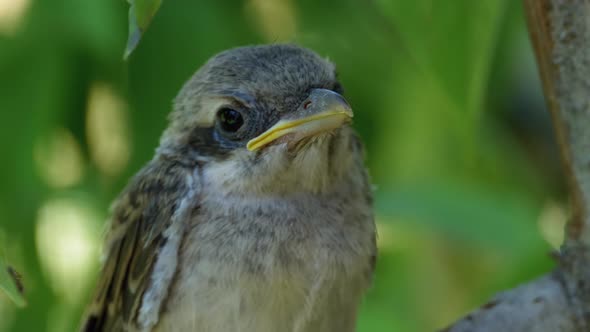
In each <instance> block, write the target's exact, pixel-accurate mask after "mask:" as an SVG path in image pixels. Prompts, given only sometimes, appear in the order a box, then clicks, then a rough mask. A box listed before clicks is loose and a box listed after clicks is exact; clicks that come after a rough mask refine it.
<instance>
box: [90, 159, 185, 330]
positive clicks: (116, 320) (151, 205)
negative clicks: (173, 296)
mask: <svg viewBox="0 0 590 332" xmlns="http://www.w3.org/2000/svg"><path fill="white" fill-rule="evenodd" d="M185 174H186V168H184V167H182V166H181V165H179V164H176V163H170V162H169V161H167V160H164V159H162V158H160V159H158V160H156V161H152V162H151V163H150V164H148V165H147V166H146V167H145V168H144V169H143V170H142V171H141V172H140V173H139V174H138V175H137V176H136V177H135V178H134V180H133V181H132V182H131V183H130V184H129V185H128V187H127V189H126V190H125V191H124V192H123V194H122V195H121V196H120V198H119V199H118V200H117V202H116V203H115V205H114V209H113V216H112V221H111V226H110V230H109V232H108V234H107V238H106V241H107V242H106V243H107V245H108V257H107V260H106V261H105V264H104V266H103V268H102V272H101V275H100V279H99V281H98V284H97V288H96V291H95V295H94V298H93V301H92V304H91V305H90V307H89V308H88V310H87V313H86V315H85V318H84V320H83V322H82V328H81V331H83V332H103V331H105V332H106V331H108V332H114V331H126V330H128V328H130V327H133V326H135V319H136V318H137V313H138V311H139V307H140V305H141V300H142V296H143V294H144V292H145V290H146V288H147V287H148V286H149V281H150V272H151V270H152V268H153V265H154V262H155V260H156V258H157V254H158V252H159V249H160V247H161V246H162V245H164V243H165V242H166V238H164V237H163V236H162V233H163V232H162V230H163V229H165V228H166V227H167V226H168V225H169V223H170V220H171V217H172V215H173V213H174V211H175V209H176V206H177V202H178V200H179V199H180V198H181V196H182V195H183V193H184V192H185V188H186V184H185V183H183V181H182V180H183V179H185V178H186V177H185Z"/></svg>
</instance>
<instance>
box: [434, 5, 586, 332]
mask: <svg viewBox="0 0 590 332" xmlns="http://www.w3.org/2000/svg"><path fill="white" fill-rule="evenodd" d="M523 2H524V6H525V12H526V15H527V22H528V27H529V33H530V37H531V41H532V43H533V46H534V49H535V54H536V57H537V63H538V68H539V72H540V74H541V79H542V81H543V88H544V92H545V99H546V102H547V104H548V106H549V110H550V112H551V116H552V118H553V123H554V128H555V133H556V136H557V141H558V144H559V147H560V150H561V154H562V159H563V163H564V166H563V170H564V173H565V174H564V176H566V177H567V179H568V183H569V188H570V196H571V202H572V215H571V219H570V220H569V222H568V224H567V229H566V236H565V240H564V243H563V245H562V247H561V249H560V251H559V253H557V254H556V257H557V261H558V264H557V267H556V269H555V270H554V271H553V272H552V273H550V274H548V275H545V276H542V277H539V278H538V279H536V280H533V281H531V282H529V283H527V284H524V285H521V286H519V287H517V288H514V289H512V290H509V291H505V292H502V293H499V294H497V295H496V296H495V297H494V298H493V299H492V300H490V301H489V302H488V303H486V304H484V305H483V306H481V307H480V308H478V309H477V310H475V311H473V312H472V313H470V314H469V315H467V316H466V317H464V318H462V319H461V320H459V321H457V322H456V323H454V324H453V325H452V326H450V327H448V328H447V329H445V330H444V331H447V332H466V331H470V332H492V331H494V332H496V331H503V332H525V331H526V332H528V331H531V332H532V331H534V332H585V331H590V249H589V248H590V211H589V210H590V0H523Z"/></svg>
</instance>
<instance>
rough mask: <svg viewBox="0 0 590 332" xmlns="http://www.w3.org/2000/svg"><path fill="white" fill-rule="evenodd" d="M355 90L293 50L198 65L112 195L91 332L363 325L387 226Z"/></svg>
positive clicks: (279, 48)
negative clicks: (162, 126)
mask: <svg viewBox="0 0 590 332" xmlns="http://www.w3.org/2000/svg"><path fill="white" fill-rule="evenodd" d="M341 89H342V88H341V85H340V84H339V83H338V81H337V78H336V74H335V68H334V65H333V64H332V63H330V62H329V61H327V60H325V59H323V58H321V57H320V56H318V55H317V54H315V53H314V52H312V51H310V50H307V49H304V48H301V47H298V46H294V45H264V46H248V47H241V48H235V49H231V50H228V51H225V52H222V53H220V54H218V55H216V56H214V57H213V58H211V59H210V60H209V61H208V62H207V63H206V64H205V65H204V66H203V67H202V68H201V69H200V70H198V71H197V72H196V74H195V75H194V76H193V77H192V78H191V79H190V80H189V81H188V82H187V83H186V84H185V85H184V87H183V88H182V89H181V91H180V93H179V94H178V96H177V97H176V100H175V103H174V109H173V111H172V113H171V114H170V117H169V120H170V124H169V127H168V128H167V129H166V131H165V132H164V134H163V135H162V138H161V140H160V146H159V147H158V148H157V150H156V153H155V156H154V158H153V159H152V160H151V161H150V162H149V163H148V164H147V165H146V166H145V167H144V168H143V169H142V170H141V171H139V173H138V174H137V175H136V176H135V177H134V178H133V179H132V180H131V181H130V183H129V184H128V186H127V188H126V189H125V190H124V192H123V193H122V194H121V195H120V197H119V198H118V200H117V201H116V202H115V203H114V205H113V210H112V220H111V224H110V228H109V231H108V233H107V239H106V249H107V250H106V261H105V263H104V266H103V268H102V272H101V276H100V278H99V281H98V285H97V289H96V293H95V296H94V298H93V302H92V303H91V305H90V306H89V308H88V310H87V314H86V315H85V317H84V321H83V326H82V331H85V332H93V331H109V332H117V331H142V332H144V331H145V332H148V331H162V332H163V331H169V332H175V331H179V332H180V331H199V332H231V331H241V332H284V331H293V332H320V331H321V332H346V331H354V330H355V321H356V315H357V311H358V307H359V304H360V302H361V300H362V297H363V295H364V293H365V291H366V290H367V288H368V287H369V286H370V284H371V279H372V274H373V270H374V267H375V257H376V245H375V225H374V221H373V212H372V193H371V186H370V184H369V180H368V176H367V171H366V169H365V167H364V165H363V151H362V150H363V147H362V143H361V142H360V140H359V138H358V137H357V135H356V134H355V133H354V131H353V129H352V128H351V127H350V125H349V123H350V120H351V118H352V115H353V114H352V111H351V108H350V106H349V105H348V104H347V102H346V101H345V99H344V98H343V97H342V95H341V92H342V91H341Z"/></svg>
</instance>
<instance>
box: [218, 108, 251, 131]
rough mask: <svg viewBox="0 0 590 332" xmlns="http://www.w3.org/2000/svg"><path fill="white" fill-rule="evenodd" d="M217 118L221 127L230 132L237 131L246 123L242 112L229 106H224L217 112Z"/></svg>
mask: <svg viewBox="0 0 590 332" xmlns="http://www.w3.org/2000/svg"><path fill="white" fill-rule="evenodd" d="M217 119H218V121H219V125H220V127H221V129H223V130H224V131H226V132H230V133H235V132H236V131H238V130H239V129H240V128H241V127H242V125H243V124H244V118H243V117H242V114H241V113H240V112H238V111H236V110H234V109H231V108H227V107H224V108H222V109H220V110H219V111H218V112H217Z"/></svg>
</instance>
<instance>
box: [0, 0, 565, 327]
mask: <svg viewBox="0 0 590 332" xmlns="http://www.w3.org/2000/svg"><path fill="white" fill-rule="evenodd" d="M128 11H129V7H128V4H127V3H125V2H124V1H121V0H86V1H78V0H53V1H40V0H10V1H0V110H1V113H0V119H1V120H0V137H1V138H2V144H0V149H1V150H0V152H1V154H0V155H1V156H2V158H3V159H2V163H0V183H1V184H2V185H1V186H0V232H1V233H3V234H5V236H4V237H3V238H5V239H6V240H5V241H3V243H0V247H1V249H3V250H4V251H5V252H6V260H7V263H6V264H10V265H11V266H14V267H15V268H16V270H18V271H20V272H21V273H22V275H23V282H24V284H25V288H26V297H27V302H28V305H27V307H26V308H24V309H17V308H16V307H15V306H14V305H13V304H12V303H11V302H10V301H9V300H8V298H7V297H6V296H4V295H3V294H0V331H51V332H53V331H56V332H57V331H74V330H75V328H76V326H77V324H78V320H79V317H80V315H81V312H82V310H83V307H84V304H85V302H86V301H87V299H88V297H89V292H90V291H91V288H92V286H93V282H94V278H95V277H96V274H97V270H98V268H99V267H98V245H99V243H100V238H101V229H102V227H103V223H104V220H106V218H107V216H108V213H107V211H108V205H109V202H110V201H111V200H112V199H113V197H114V196H115V195H116V194H117V192H118V191H120V190H121V188H122V187H123V186H124V184H125V182H126V181H127V179H128V178H129V177H130V176H131V175H132V174H133V173H134V172H136V171H137V170H138V169H139V167H141V165H142V164H144V163H145V162H146V161H147V160H149V159H150V158H151V156H152V154H153V151H154V148H155V147H156V145H157V143H158V137H159V135H160V133H161V132H162V130H163V129H164V127H165V126H166V120H165V119H166V114H167V113H168V112H169V111H170V108H171V100H172V98H173V97H174V95H175V93H176V92H177V91H178V89H179V88H180V86H181V85H182V83H183V82H184V81H185V80H186V79H187V78H188V77H189V76H190V75H191V74H192V73H193V72H194V71H195V70H196V69H197V68H198V67H199V66H200V65H201V64H202V63H203V62H204V61H206V59H207V58H209V57H210V56H211V55H213V54H215V53H216V52H219V51H221V50H224V49H226V48H230V47H235V46H239V45H244V44H253V43H265V42H277V41H292V42H297V43H300V44H302V45H305V46H307V47H310V48H312V49H314V50H316V51H317V52H319V53H320V54H322V55H325V56H328V57H329V58H330V59H331V60H333V61H334V62H335V63H336V64H337V65H338V68H339V73H340V77H341V80H342V82H343V84H344V86H345V89H346V96H347V99H348V100H349V102H350V103H351V104H352V105H353V108H354V109H355V121H356V123H355V126H356V127H357V129H358V131H359V132H360V134H361V135H362V137H363V138H364V141H365V142H366V144H367V147H368V153H367V159H368V166H369V168H370V170H371V173H372V176H373V182H374V183H375V185H376V197H377V200H376V208H377V221H378V223H379V231H380V237H379V246H380V257H379V260H378V267H377V276H376V278H375V285H374V287H373V289H372V290H371V292H370V293H369V295H368V297H367V299H366V301H365V303H364V305H363V307H362V313H361V317H360V320H359V331H376V332H379V331H403V332H406V331H407V332H412V331H431V330H434V329H435V328H441V327H443V326H445V325H446V324H448V323H450V322H451V321H452V320H454V319H455V318H457V317H458V316H460V315H462V314H464V313H466V311H467V310H469V309H470V308H473V307H475V306H477V305H478V304H480V303H482V302H483V301H485V299H486V298H487V297H488V296H490V295H491V294H493V293H494V292H496V291H498V290H501V289H503V288H506V287H511V286H514V285H516V284H518V283H519V282H522V281H525V280H527V279H529V278H532V277H534V276H535V275H537V274H539V273H541V272H544V271H547V270H549V269H550V268H551V266H552V265H553V264H552V262H551V261H550V259H549V257H548V255H547V252H549V250H551V245H554V246H555V245H556V244H557V243H559V241H560V236H561V231H562V226H563V223H564V219H565V215H566V214H567V212H566V208H565V199H564V184H563V181H562V178H561V176H560V170H559V161H558V154H557V151H556V148H555V145H554V144H553V138H552V133H551V128H550V123H549V118H548V116H547V114H546V112H545V110H544V108H543V101H542V96H541V92H540V85H539V83H538V78H537V75H536V70H535V66H534V60H533V57H532V53H531V49H530V46H529V43H528V39H527V35H526V31H525V28H524V24H523V18H522V17H523V14H522V9H521V7H520V3H519V2H518V1H506V0H482V1H469V0H456V1H453V2H452V3H451V2H441V1H432V0H417V1H404V0H339V1H336V0H326V1H312V0H300V1H295V0H226V1H213V0H199V1H189V0H177V1H164V2H162V6H161V8H160V10H159V11H158V13H157V14H156V15H155V17H154V18H153V21H152V23H151V26H150V28H149V29H148V30H147V31H146V32H145V34H144V35H143V37H142V41H141V42H140V43H139V46H138V48H137V50H136V51H135V52H134V53H133V54H132V55H131V56H130V59H129V62H128V63H125V62H123V60H122V53H123V50H124V49H125V45H126V39H127V31H128V22H127V13H128Z"/></svg>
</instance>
